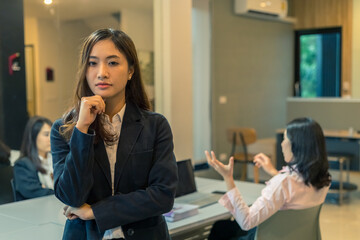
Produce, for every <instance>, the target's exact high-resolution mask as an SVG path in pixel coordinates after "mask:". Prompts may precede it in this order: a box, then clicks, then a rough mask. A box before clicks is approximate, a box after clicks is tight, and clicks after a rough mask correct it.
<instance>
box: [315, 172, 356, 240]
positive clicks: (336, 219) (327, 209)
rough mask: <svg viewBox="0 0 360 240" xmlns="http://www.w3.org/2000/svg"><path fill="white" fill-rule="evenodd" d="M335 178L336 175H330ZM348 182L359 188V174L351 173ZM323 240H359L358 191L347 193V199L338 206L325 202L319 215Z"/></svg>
mask: <svg viewBox="0 0 360 240" xmlns="http://www.w3.org/2000/svg"><path fill="white" fill-rule="evenodd" d="M332 175H333V177H334V178H335V177H336V173H332ZM350 181H351V182H352V183H355V184H357V185H358V187H360V172H351V174H350ZM320 227H321V234H322V238H323V240H339V239H346V240H358V239H360V191H359V189H358V190H357V191H354V192H351V193H349V198H348V199H347V201H345V202H344V203H343V205H341V206H339V205H337V204H335V203H333V202H329V201H326V202H325V204H324V205H323V208H322V210H321V215H320Z"/></svg>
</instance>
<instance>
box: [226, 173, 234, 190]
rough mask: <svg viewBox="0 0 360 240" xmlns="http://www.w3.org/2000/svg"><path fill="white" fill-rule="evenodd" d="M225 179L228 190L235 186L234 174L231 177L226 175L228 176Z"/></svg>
mask: <svg viewBox="0 0 360 240" xmlns="http://www.w3.org/2000/svg"><path fill="white" fill-rule="evenodd" d="M224 180H225V183H226V188H227V190H228V191H229V190H231V189H233V188H234V187H235V182H234V178H233V177H232V176H231V177H226V178H224Z"/></svg>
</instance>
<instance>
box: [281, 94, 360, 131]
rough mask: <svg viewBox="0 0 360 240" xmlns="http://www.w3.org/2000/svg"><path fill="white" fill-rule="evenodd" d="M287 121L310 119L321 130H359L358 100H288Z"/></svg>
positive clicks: (359, 106) (359, 102)
mask: <svg viewBox="0 0 360 240" xmlns="http://www.w3.org/2000/svg"><path fill="white" fill-rule="evenodd" d="M286 109H287V117H286V119H287V121H291V120H292V119H294V118H298V117H311V118H313V119H315V120H316V121H317V122H318V123H319V124H320V125H321V126H322V128H323V129H335V130H347V129H349V128H350V127H352V128H354V129H355V130H360V111H359V109H360V99H339V98H312V99H304V98H288V99H287V106H286Z"/></svg>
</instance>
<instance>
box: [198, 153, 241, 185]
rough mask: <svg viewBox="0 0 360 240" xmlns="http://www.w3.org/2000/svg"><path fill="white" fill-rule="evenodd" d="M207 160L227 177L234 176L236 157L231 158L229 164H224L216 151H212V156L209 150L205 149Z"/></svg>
mask: <svg viewBox="0 0 360 240" xmlns="http://www.w3.org/2000/svg"><path fill="white" fill-rule="evenodd" d="M205 155H206V159H207V162H208V163H209V164H210V165H211V166H212V167H213V168H214V169H215V170H216V171H217V172H218V173H220V175H221V176H222V177H223V178H224V179H225V178H229V177H231V178H232V177H233V171H234V158H233V157H231V158H230V159H229V164H227V165H224V164H223V163H222V162H220V161H219V160H217V159H216V156H215V153H214V152H213V151H211V156H210V154H209V152H208V151H205Z"/></svg>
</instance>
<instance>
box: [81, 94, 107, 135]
mask: <svg viewBox="0 0 360 240" xmlns="http://www.w3.org/2000/svg"><path fill="white" fill-rule="evenodd" d="M104 112H105V102H104V100H103V99H102V97H100V96H99V95H94V96H89V97H82V98H81V104H80V112H79V119H78V121H77V123H76V127H77V128H78V129H79V130H80V131H81V132H83V133H87V132H88V129H89V126H90V125H91V124H92V123H93V122H94V121H95V118H96V116H97V115H98V114H101V113H104Z"/></svg>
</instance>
